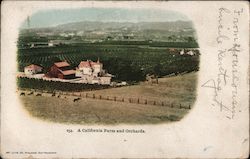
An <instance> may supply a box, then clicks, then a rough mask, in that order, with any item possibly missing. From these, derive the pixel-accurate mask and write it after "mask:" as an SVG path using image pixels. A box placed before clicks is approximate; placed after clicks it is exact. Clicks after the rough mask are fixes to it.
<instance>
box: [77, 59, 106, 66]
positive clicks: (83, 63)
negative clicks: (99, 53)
mask: <svg viewBox="0 0 250 159" xmlns="http://www.w3.org/2000/svg"><path fill="white" fill-rule="evenodd" d="M94 65H102V63H100V62H99V60H98V61H97V62H93V61H89V60H87V61H81V62H80V64H79V66H78V67H92V66H94Z"/></svg>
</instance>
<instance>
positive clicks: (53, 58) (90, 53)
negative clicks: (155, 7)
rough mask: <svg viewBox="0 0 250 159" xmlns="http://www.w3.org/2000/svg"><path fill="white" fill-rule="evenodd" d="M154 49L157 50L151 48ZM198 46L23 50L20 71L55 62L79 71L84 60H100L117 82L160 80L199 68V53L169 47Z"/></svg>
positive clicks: (80, 46)
mask: <svg viewBox="0 0 250 159" xmlns="http://www.w3.org/2000/svg"><path fill="white" fill-rule="evenodd" d="M149 46H154V47H149ZM171 46H173V47H178V48H190V47H197V43H196V42H189V43H187V42H186V43H185V42H168V43H166V42H153V43H149V42H146V41H138V42H131V41H120V42H119V41H118V42H114V41H106V42H102V43H75V44H70V45H60V46H55V47H43V48H22V49H21V48H19V49H18V69H19V71H23V68H24V67H25V66H27V65H29V64H38V65H41V66H43V67H44V68H45V70H47V69H48V68H49V67H50V66H51V65H52V64H53V63H54V62H58V61H64V60H66V61H67V62H69V63H70V64H71V66H72V68H75V67H77V66H78V65H79V63H80V62H81V61H83V60H87V59H89V60H92V61H96V60H97V59H98V58H100V60H101V62H102V63H103V64H104V69H106V70H107V71H108V72H109V73H111V74H113V75H115V77H114V78H113V80H117V81H124V80H125V81H143V80H145V77H146V74H156V75H158V76H159V77H161V76H165V75H168V74H171V73H181V72H191V71H197V70H198V69H199V51H198V50H195V51H194V52H196V55H195V56H189V55H183V56H181V55H179V52H180V50H181V49H174V50H173V49H170V48H168V47H171Z"/></svg>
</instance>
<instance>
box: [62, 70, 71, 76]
mask: <svg viewBox="0 0 250 159" xmlns="http://www.w3.org/2000/svg"><path fill="white" fill-rule="evenodd" d="M60 72H61V73H62V74H63V75H72V74H75V70H66V71H60Z"/></svg>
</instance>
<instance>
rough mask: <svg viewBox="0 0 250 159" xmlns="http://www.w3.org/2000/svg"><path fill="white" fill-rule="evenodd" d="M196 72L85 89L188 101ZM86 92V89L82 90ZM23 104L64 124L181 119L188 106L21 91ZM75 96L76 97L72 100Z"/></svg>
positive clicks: (38, 115)
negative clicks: (182, 107) (106, 87)
mask: <svg viewBox="0 0 250 159" xmlns="http://www.w3.org/2000/svg"><path fill="white" fill-rule="evenodd" d="M197 76H198V74H197V73H189V74H185V75H182V76H174V77H168V78H160V79H159V84H152V85H151V84H149V83H145V82H141V83H140V84H139V85H133V86H127V87H120V88H112V89H103V90H96V91H91V92H88V93H95V94H105V95H110V96H112V95H115V96H120V97H140V98H146V99H148V100H150V99H152V100H165V101H167V102H172V103H176V104H180V103H181V104H183V105H191V108H192V107H193V104H194V102H195V99H196V84H197ZM85 93H86V92H85ZM20 99H21V101H22V103H23V106H24V108H25V109H26V110H27V111H28V112H29V113H30V114H31V116H33V117H36V118H39V119H42V120H45V121H50V122H59V123H68V124H101V125H103V124H104V125H106V124H112V125H113V124H156V123H165V122H173V121H179V120H181V119H182V118H183V117H184V116H185V115H186V114H187V113H188V112H189V111H190V110H189V109H180V108H175V107H174V108H171V107H168V106H158V105H151V104H147V105H144V104H135V103H126V102H116V101H107V100H98V99H90V98H80V99H78V98H76V97H73V96H67V95H64V96H60V97H56V96H53V97H52V96H49V95H48V94H46V93H44V94H42V95H41V96H40V95H39V96H36V95H33V94H31V95H28V94H26V95H21V96H20ZM76 99H77V100H76Z"/></svg>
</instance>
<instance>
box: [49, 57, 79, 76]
mask: <svg viewBox="0 0 250 159" xmlns="http://www.w3.org/2000/svg"><path fill="white" fill-rule="evenodd" d="M48 75H49V76H50V77H54V78H60V79H72V78H75V70H72V69H71V68H70V65H69V63H68V62H66V61H64V62H56V63H54V65H53V66H51V67H50V69H49V72H48Z"/></svg>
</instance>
